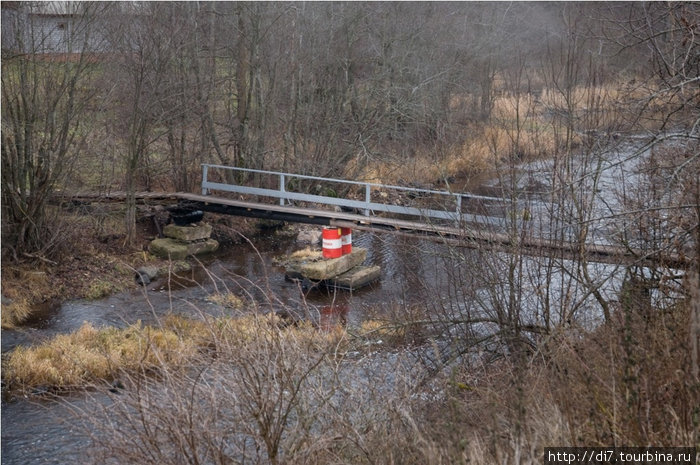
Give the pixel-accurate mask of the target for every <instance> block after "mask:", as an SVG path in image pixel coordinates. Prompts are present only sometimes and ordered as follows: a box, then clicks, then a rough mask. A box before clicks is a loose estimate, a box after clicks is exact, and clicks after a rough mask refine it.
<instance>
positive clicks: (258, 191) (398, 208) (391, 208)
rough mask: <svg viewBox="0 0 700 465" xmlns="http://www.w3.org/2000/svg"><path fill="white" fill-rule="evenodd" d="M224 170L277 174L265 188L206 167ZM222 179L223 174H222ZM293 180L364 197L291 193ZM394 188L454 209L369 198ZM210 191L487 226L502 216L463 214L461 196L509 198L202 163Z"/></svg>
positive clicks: (207, 191)
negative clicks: (344, 188)
mask: <svg viewBox="0 0 700 465" xmlns="http://www.w3.org/2000/svg"><path fill="white" fill-rule="evenodd" d="M214 169H216V170H228V171H233V172H238V173H253V174H262V175H271V176H277V177H278V183H276V184H277V185H278V186H279V187H278V188H277V189H267V188H262V187H249V186H242V185H238V184H231V183H228V182H221V181H211V180H210V170H214ZM223 178H224V179H225V176H224V177H223ZM294 179H303V180H311V181H319V182H326V183H333V184H345V185H351V186H359V187H361V190H362V191H364V200H354V199H349V198H341V197H331V196H327V195H317V194H305V193H301V192H294V191H290V190H288V189H287V186H288V183H289V182H290V181H291V180H294ZM380 190H381V191H386V190H394V191H399V192H404V193H407V194H409V195H413V196H414V197H424V196H441V197H443V198H444V199H445V202H442V203H443V204H447V203H448V201H449V200H452V201H453V202H454V204H455V208H454V210H447V209H444V210H437V209H434V208H427V207H426V208H424V207H415V206H405V205H395V204H389V203H380V202H376V201H373V200H372V193H373V191H380ZM211 191H223V192H234V193H238V194H246V195H257V196H265V197H273V198H277V199H279V204H280V205H281V206H284V205H285V203H290V204H291V202H293V201H299V202H309V203H316V204H321V205H329V206H334V207H345V208H349V209H356V210H361V211H362V212H363V213H364V215H365V216H370V215H372V214H374V213H376V212H385V213H394V214H399V215H407V216H414V217H421V218H432V219H440V220H448V221H453V222H455V223H461V222H474V223H481V224H488V225H491V226H503V225H504V224H505V219H504V218H500V217H493V216H487V215H480V214H474V213H463V212H462V202H463V200H464V199H469V200H478V201H481V202H497V203H500V204H503V205H507V204H508V203H509V202H510V200H508V199H503V198H499V197H487V196H481V195H474V194H467V193H454V192H447V191H438V190H431V189H420V188H413V187H403V186H393V185H388V184H376V183H369V182H360V181H348V180H345V179H335V178H322V177H318V176H307V175H301V174H293V173H281V172H276V171H264V170H255V169H248V168H236V167H231V166H224V165H214V164H203V165H202V195H209V194H210V192H211Z"/></svg>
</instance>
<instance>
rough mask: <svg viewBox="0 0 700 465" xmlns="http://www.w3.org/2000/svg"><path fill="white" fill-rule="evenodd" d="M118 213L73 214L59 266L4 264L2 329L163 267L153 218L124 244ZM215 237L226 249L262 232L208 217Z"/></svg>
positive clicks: (108, 291)
mask: <svg viewBox="0 0 700 465" xmlns="http://www.w3.org/2000/svg"><path fill="white" fill-rule="evenodd" d="M118 213H119V212H118V211H114V212H113V213H112V214H111V215H110V217H109V218H108V221H105V219H102V220H101V221H100V222H99V223H98V222H97V221H96V220H95V219H94V218H93V217H91V216H89V215H78V214H75V213H73V214H72V218H71V220H72V221H71V222H70V223H71V224H72V225H73V227H72V228H71V230H70V231H66V233H67V234H69V235H70V240H67V241H66V246H65V250H64V251H63V252H62V253H61V255H60V258H58V259H57V260H55V261H48V260H44V261H39V262H25V263H12V264H5V263H3V267H2V328H3V329H11V328H15V327H18V326H20V325H22V324H24V323H27V322H31V321H32V317H33V314H34V313H35V311H36V310H38V309H41V308H43V307H45V306H47V305H57V304H60V303H61V302H64V301H66V300H72V299H90V300H94V299H100V298H102V297H106V296H108V295H111V294H115V293H117V292H120V291H123V290H125V289H129V288H130V287H133V286H134V273H135V270H137V269H138V268H140V267H143V266H152V267H163V266H165V265H167V260H162V259H158V258H156V257H154V256H153V255H151V254H150V253H148V244H149V242H150V241H151V240H153V239H154V238H155V237H157V235H158V232H157V228H156V227H155V224H154V223H153V221H152V220H151V218H150V217H144V218H143V219H142V221H139V222H137V236H136V240H135V242H134V244H133V245H132V246H129V245H127V244H125V243H124V239H123V237H124V235H123V231H122V229H123V225H122V223H121V218H120V217H119V216H118ZM207 221H208V222H210V223H211V224H212V226H213V233H212V235H213V237H215V238H216V239H217V240H218V241H219V242H220V243H221V244H223V245H224V246H231V245H234V244H237V243H241V242H243V241H245V237H248V236H252V235H253V234H255V233H256V232H257V230H258V227H257V223H256V222H255V221H254V220H248V219H241V218H231V217H227V216H221V215H214V214H209V215H207Z"/></svg>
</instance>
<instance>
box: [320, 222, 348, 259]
mask: <svg viewBox="0 0 700 465" xmlns="http://www.w3.org/2000/svg"><path fill="white" fill-rule="evenodd" d="M322 237H323V258H338V257H342V255H343V244H342V242H341V238H340V237H341V232H340V228H323V236H322Z"/></svg>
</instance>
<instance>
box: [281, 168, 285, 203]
mask: <svg viewBox="0 0 700 465" xmlns="http://www.w3.org/2000/svg"><path fill="white" fill-rule="evenodd" d="M285 192H286V190H285V187H284V173H280V193H281V194H284V193H285ZM285 200H286V199H285V198H284V197H282V196H280V205H281V206H284V201H285Z"/></svg>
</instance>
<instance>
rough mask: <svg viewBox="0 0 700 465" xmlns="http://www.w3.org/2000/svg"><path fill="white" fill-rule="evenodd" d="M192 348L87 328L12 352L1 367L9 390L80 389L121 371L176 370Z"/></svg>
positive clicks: (152, 336) (171, 339)
mask: <svg viewBox="0 0 700 465" xmlns="http://www.w3.org/2000/svg"><path fill="white" fill-rule="evenodd" d="M196 350H197V347H196V346H195V345H194V344H192V343H191V342H190V341H187V340H185V339H183V338H179V337H178V336H177V334H175V332H173V331H171V330H167V329H158V328H153V327H149V326H144V325H142V324H141V323H135V324H133V325H131V326H129V327H127V328H123V329H116V328H103V329H97V328H95V327H93V326H92V325H91V324H89V323H84V324H83V326H82V327H81V328H80V329H79V330H78V331H76V332H74V333H71V334H65V335H59V336H56V337H54V338H53V339H51V340H49V341H47V342H45V343H43V344H40V345H38V346H35V347H18V348H16V349H15V350H13V351H12V352H11V353H10V354H9V355H8V357H7V359H6V360H5V361H4V363H3V378H4V379H5V380H6V382H7V384H8V386H10V387H11V388H12V389H19V390H24V391H26V390H30V389H31V388H34V387H37V386H43V387H46V388H52V389H58V390H61V389H66V388H71V387H82V386H85V385H87V384H90V383H94V382H96V381H98V380H109V379H112V378H113V377H115V376H117V375H118V374H119V373H120V372H121V371H124V370H126V371H142V370H150V369H153V368H156V367H161V366H163V365H164V364H167V365H168V366H172V367H175V366H178V365H180V364H182V363H183V362H184V361H186V360H187V359H188V357H190V356H192V355H193V354H194V353H196Z"/></svg>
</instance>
